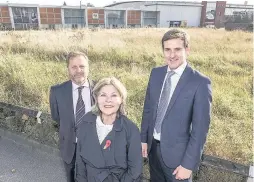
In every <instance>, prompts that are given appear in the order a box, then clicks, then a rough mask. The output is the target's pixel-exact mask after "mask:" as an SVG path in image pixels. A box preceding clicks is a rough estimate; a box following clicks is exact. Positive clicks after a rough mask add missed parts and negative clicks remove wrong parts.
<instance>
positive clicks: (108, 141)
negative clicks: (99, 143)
mask: <svg viewBox="0 0 254 182" xmlns="http://www.w3.org/2000/svg"><path fill="white" fill-rule="evenodd" d="M110 145H111V141H110V140H107V141H106V144H105V146H104V147H103V149H107V148H108V147H110Z"/></svg>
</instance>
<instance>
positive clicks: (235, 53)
mask: <svg viewBox="0 0 254 182" xmlns="http://www.w3.org/2000/svg"><path fill="white" fill-rule="evenodd" d="M166 31H167V29H134V30H102V31H98V32H91V31H88V30H77V31H30V32H1V33H0V79H1V86H0V100H1V101H4V102H8V103H12V104H16V105H21V106H25V107H30V108H35V109H39V110H43V111H46V112H48V111H49V103H48V94H49V88H50V86H51V85H54V84H57V83H61V82H63V81H65V80H66V79H67V74H66V73H67V72H66V64H65V61H64V56H65V55H66V54H67V53H68V52H69V51H84V52H86V53H87V54H88V56H89V58H90V65H91V66H90V67H91V78H93V79H95V80H98V79H100V78H102V77H106V76H115V77H117V78H119V79H120V80H121V81H122V82H123V83H124V84H125V86H126V87H127V89H128V108H127V109H128V116H129V117H130V118H131V119H132V120H133V121H135V122H136V123H137V124H138V125H140V121H141V113H142V108H143V101H144V95H145V89H146V85H147V82H148V77H149V73H150V71H151V69H152V68H153V67H155V66H160V65H163V64H164V61H163V56H162V52H161V45H160V39H161V37H162V35H163V34H164V32H166ZM187 31H188V32H189V33H190V35H191V50H192V52H191V55H190V57H189V63H190V64H191V65H192V66H193V67H194V68H196V69H198V70H200V71H201V72H202V73H204V74H206V75H207V76H209V77H210V78H211V80H212V87H213V108H212V122H211V127H210V131H209V135H208V140H207V143H206V148H205V153H206V154H210V155H215V156H219V157H221V158H224V159H229V160H232V161H236V162H239V163H245V164H250V163H252V159H253V155H252V134H253V130H252V96H253V94H252V89H253V79H252V67H253V65H252V56H253V55H252V42H253V38H252V34H251V33H247V32H241V31H235V32H226V31H224V30H211V29H188V30H187Z"/></svg>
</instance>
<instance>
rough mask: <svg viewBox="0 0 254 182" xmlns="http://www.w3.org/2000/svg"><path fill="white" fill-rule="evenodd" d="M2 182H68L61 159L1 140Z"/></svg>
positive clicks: (0, 174)
mask: <svg viewBox="0 0 254 182" xmlns="http://www.w3.org/2000/svg"><path fill="white" fill-rule="evenodd" d="M0 182H66V179H65V173H64V168H63V164H62V160H61V158H60V157H57V156H55V155H50V154H48V153H45V152H42V151H39V150H37V149H35V148H33V147H31V146H26V145H21V144H18V143H15V142H14V141H13V140H10V139H7V138H4V137H1V138H0Z"/></svg>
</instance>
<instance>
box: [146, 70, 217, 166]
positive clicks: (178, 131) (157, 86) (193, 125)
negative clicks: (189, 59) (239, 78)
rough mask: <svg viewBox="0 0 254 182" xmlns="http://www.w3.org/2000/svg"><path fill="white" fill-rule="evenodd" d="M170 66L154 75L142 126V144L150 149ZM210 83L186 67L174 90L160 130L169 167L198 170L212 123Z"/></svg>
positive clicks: (151, 76) (148, 90) (155, 71)
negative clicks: (161, 95)
mask: <svg viewBox="0 0 254 182" xmlns="http://www.w3.org/2000/svg"><path fill="white" fill-rule="evenodd" d="M166 73H167V66H163V67H158V68H154V69H153V70H152V72H151V75H150V79H149V83H148V87H147V91H146V97H145V103H144V111H143V117H142V124H141V141H142V143H147V144H148V153H149V151H150V149H151V144H152V139H153V131H154V126H155V118H156V113H157V106H158V102H159V97H160V93H161V89H162V85H163V81H164V78H165V76H166ZM211 102H212V93H211V81H210V79H209V78H207V77H206V76H204V75H202V74H201V73H199V72H198V71H195V70H193V69H192V68H191V67H190V66H189V65H187V66H186V68H185V70H184V72H183V74H182V76H181V78H180V79H179V82H178V84H177V86H176V88H175V90H174V93H173V95H172V98H171V100H170V103H169V105H168V108H167V111H166V114H165V117H164V119H163V122H162V127H161V140H160V147H161V155H162V159H163V161H164V163H165V164H166V166H168V167H169V168H176V167H178V166H179V165H182V166H183V167H184V168H187V169H190V170H192V171H193V170H196V169H197V168H198V164H199V162H200V158H201V155H202V151H203V147H204V144H205V141H206V136H207V133H208V129H209V124H210V108H211Z"/></svg>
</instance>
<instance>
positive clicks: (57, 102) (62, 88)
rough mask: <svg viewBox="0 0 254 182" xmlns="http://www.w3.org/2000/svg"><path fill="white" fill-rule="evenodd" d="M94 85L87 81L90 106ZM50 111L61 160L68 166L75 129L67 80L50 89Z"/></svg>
mask: <svg viewBox="0 0 254 182" xmlns="http://www.w3.org/2000/svg"><path fill="white" fill-rule="evenodd" d="M93 84H94V83H93V82H92V81H89V85H90V95H91V104H92V105H93V104H94V100H93V98H92V92H91V91H92V89H93V86H94V85H93ZM49 102H50V110H51V117H52V119H53V120H54V121H56V122H57V123H58V125H59V144H60V152H61V156H62V158H63V160H64V161H65V162H66V163H67V164H70V163H71V161H72V158H73V156H74V152H75V145H76V130H77V129H76V127H75V117H74V111H73V98H72V82H71V81H70V80H69V81H67V82H64V83H62V84H60V85H55V86H52V87H51V89H50V99H49Z"/></svg>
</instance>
